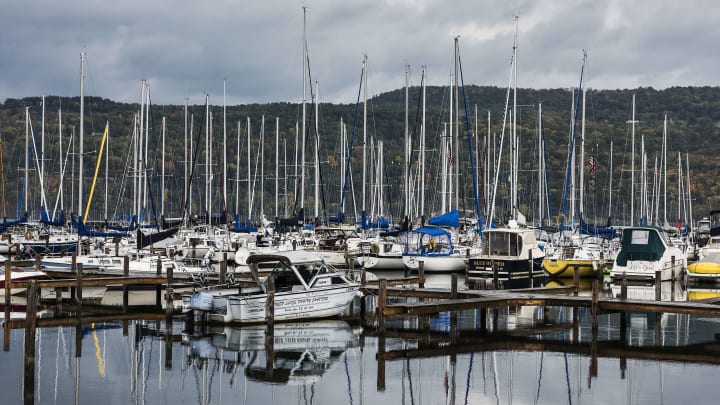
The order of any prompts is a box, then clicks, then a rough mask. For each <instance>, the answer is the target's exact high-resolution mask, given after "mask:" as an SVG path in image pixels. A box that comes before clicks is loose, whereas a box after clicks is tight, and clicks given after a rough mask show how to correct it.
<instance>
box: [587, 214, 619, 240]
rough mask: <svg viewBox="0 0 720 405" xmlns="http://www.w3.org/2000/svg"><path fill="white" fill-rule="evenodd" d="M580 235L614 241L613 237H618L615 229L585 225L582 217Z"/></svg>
mask: <svg viewBox="0 0 720 405" xmlns="http://www.w3.org/2000/svg"><path fill="white" fill-rule="evenodd" d="M580 233H581V234H583V235H592V236H598V237H601V238H604V239H614V238H615V237H618V236H620V234H619V232H618V231H617V230H616V229H613V228H605V227H600V226H595V225H593V224H588V223H585V221H584V220H583V219H582V217H580Z"/></svg>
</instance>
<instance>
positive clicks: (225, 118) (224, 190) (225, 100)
mask: <svg viewBox="0 0 720 405" xmlns="http://www.w3.org/2000/svg"><path fill="white" fill-rule="evenodd" d="M226 88H227V77H226V78H225V79H223V148H222V150H223V156H222V158H223V184H222V192H223V214H225V215H227V99H226ZM164 167H165V166H163V168H164ZM224 222H227V221H224Z"/></svg>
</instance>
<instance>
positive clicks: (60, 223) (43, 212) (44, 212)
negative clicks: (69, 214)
mask: <svg viewBox="0 0 720 405" xmlns="http://www.w3.org/2000/svg"><path fill="white" fill-rule="evenodd" d="M40 222H42V223H43V224H45V225H52V226H63V225H65V210H60V217H59V218H58V219H55V220H51V219H50V217H49V216H48V213H47V210H46V209H45V207H44V206H42V205H41V206H40Z"/></svg>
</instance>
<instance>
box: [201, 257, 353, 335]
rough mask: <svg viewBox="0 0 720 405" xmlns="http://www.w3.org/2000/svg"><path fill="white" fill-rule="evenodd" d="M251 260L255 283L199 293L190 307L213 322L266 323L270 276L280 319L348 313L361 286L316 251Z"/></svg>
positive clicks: (249, 263) (275, 311)
mask: <svg viewBox="0 0 720 405" xmlns="http://www.w3.org/2000/svg"><path fill="white" fill-rule="evenodd" d="M247 264H248V267H249V269H250V274H251V276H252V279H253V280H254V282H255V286H253V287H249V288H245V287H243V288H242V289H240V293H234V294H228V293H227V290H224V291H217V292H214V291H212V290H208V291H202V292H200V291H198V292H195V293H193V294H192V297H191V299H190V309H192V310H193V311H196V313H205V314H207V319H208V320H209V321H210V322H222V323H257V322H263V321H265V319H266V303H267V298H268V289H269V283H270V282H269V278H270V276H272V277H273V284H274V291H275V293H274V300H275V301H274V314H273V316H274V319H275V320H276V321H286V320H298V319H299V320H305V319H313V318H327V317H333V316H337V315H339V314H341V313H342V312H344V311H345V309H346V308H347V307H348V305H350V302H351V301H352V300H353V299H354V298H355V296H356V295H357V292H358V290H359V288H360V285H359V284H358V283H356V282H353V281H351V280H350V279H349V278H348V277H347V276H346V275H345V273H342V272H340V271H338V270H336V269H335V268H334V267H332V266H330V265H328V264H326V263H325V262H324V261H323V260H322V258H321V257H320V256H318V255H317V254H316V253H314V252H308V251H288V252H282V253H278V254H273V255H252V256H250V257H248V259H247ZM261 269H262V270H261ZM261 271H262V274H261ZM237 290H238V289H235V291H237Z"/></svg>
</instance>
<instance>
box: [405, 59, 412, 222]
mask: <svg viewBox="0 0 720 405" xmlns="http://www.w3.org/2000/svg"><path fill="white" fill-rule="evenodd" d="M409 75H410V65H408V64H406V65H405V167H404V169H405V177H404V179H405V214H406V215H408V217H410V215H411V212H410V173H409V171H410V121H409V117H408V109H409V98H410V89H409V86H410V84H409V83H408V82H409V77H408V76H409Z"/></svg>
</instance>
